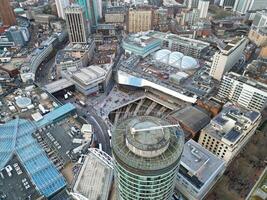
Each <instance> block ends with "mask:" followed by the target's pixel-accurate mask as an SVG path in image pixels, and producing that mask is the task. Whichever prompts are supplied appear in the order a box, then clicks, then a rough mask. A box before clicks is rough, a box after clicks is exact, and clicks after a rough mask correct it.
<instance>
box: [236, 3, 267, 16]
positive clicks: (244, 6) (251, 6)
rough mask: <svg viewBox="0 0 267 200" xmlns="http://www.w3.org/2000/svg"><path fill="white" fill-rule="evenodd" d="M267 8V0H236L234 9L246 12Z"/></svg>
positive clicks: (241, 12) (242, 12)
mask: <svg viewBox="0 0 267 200" xmlns="http://www.w3.org/2000/svg"><path fill="white" fill-rule="evenodd" d="M264 8H267V4H266V0H236V1H235V5H234V9H233V10H234V11H236V12H238V13H240V14H245V13H246V12H247V11H248V10H258V9H260V10H262V9H264Z"/></svg>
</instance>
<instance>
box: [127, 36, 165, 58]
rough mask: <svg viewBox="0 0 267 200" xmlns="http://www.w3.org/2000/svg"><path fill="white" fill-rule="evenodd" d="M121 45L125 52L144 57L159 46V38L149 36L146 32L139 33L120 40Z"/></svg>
mask: <svg viewBox="0 0 267 200" xmlns="http://www.w3.org/2000/svg"><path fill="white" fill-rule="evenodd" d="M122 47H123V48H124V50H125V53H127V54H135V55H139V56H142V57H146V56H147V55H149V54H151V53H153V52H155V51H157V50H159V49H160V48H161V41H160V39H157V38H153V37H149V36H148V34H143V33H139V34H133V35H129V36H128V37H126V38H125V39H124V40H123V42H122Z"/></svg>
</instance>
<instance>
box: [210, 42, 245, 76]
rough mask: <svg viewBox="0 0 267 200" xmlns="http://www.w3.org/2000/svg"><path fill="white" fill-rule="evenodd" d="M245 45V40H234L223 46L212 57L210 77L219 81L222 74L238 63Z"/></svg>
mask: <svg viewBox="0 0 267 200" xmlns="http://www.w3.org/2000/svg"><path fill="white" fill-rule="evenodd" d="M246 44H247V39H246V38H235V39H233V40H232V41H230V42H229V43H228V44H227V45H225V47H223V48H220V50H219V51H217V52H216V53H215V54H214V56H213V61H212V65H211V69H210V76H212V77H213V78H215V79H217V80H221V78H222V76H223V74H224V73H226V72H228V71H229V70H230V69H231V68H232V67H233V66H234V65H235V64H236V63H237V62H238V60H239V58H240V57H241V55H242V53H243V51H244V49H245V47H246Z"/></svg>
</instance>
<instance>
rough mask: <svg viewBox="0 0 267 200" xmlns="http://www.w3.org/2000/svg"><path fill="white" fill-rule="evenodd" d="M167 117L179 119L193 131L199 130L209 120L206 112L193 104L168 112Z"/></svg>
mask: <svg viewBox="0 0 267 200" xmlns="http://www.w3.org/2000/svg"><path fill="white" fill-rule="evenodd" d="M169 118H171V119H174V120H177V121H179V122H180V123H182V124H183V125H184V126H186V127H188V128H190V129H191V130H192V131H193V132H198V131H200V130H201V129H202V128H203V127H205V126H206V125H207V124H208V123H209V122H210V117H209V115H208V114H207V113H205V112H204V111H202V110H200V109H198V108H196V107H193V106H187V107H185V108H182V109H181V110H178V111H176V112H174V113H172V114H170V116H169Z"/></svg>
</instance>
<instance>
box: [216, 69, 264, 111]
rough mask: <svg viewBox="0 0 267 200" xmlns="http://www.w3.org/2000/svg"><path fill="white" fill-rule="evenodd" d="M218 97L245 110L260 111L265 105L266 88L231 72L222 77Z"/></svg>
mask: <svg viewBox="0 0 267 200" xmlns="http://www.w3.org/2000/svg"><path fill="white" fill-rule="evenodd" d="M218 96H219V97H220V98H222V99H228V100H230V101H232V102H235V103H238V104H240V105H241V106H243V107H245V108H247V109H251V110H259V111H260V110H262V109H264V107H265V106H266V104H267V86H266V84H263V83H260V82H257V81H254V80H251V79H249V78H247V77H245V76H242V75H239V74H236V73H233V72H231V73H228V74H227V75H225V76H223V80H222V82H221V85H220V89H219V92H218Z"/></svg>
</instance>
